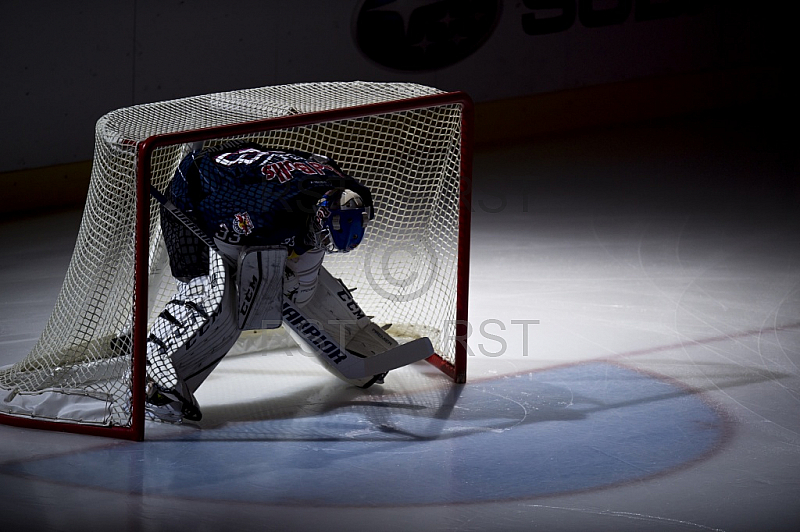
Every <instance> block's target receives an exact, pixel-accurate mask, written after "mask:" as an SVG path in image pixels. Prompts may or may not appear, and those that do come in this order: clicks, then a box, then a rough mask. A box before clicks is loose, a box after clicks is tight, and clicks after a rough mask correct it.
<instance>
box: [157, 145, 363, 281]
mask: <svg viewBox="0 0 800 532" xmlns="http://www.w3.org/2000/svg"><path fill="white" fill-rule="evenodd" d="M340 187H341V188H349V189H350V190H353V191H354V192H356V193H358V194H359V195H361V197H362V198H363V200H364V203H365V205H366V206H369V207H371V206H372V197H371V195H370V193H369V190H368V189H367V188H366V187H364V186H363V185H361V184H360V183H359V182H358V181H356V180H355V179H354V178H352V177H349V176H347V175H345V174H344V173H343V172H342V171H341V169H340V168H339V167H338V166H337V164H336V163H335V162H334V161H333V160H332V159H330V158H328V157H325V156H321V155H314V154H310V153H305V152H300V151H294V150H283V149H268V148H265V147H263V146H260V145H258V144H255V143H240V144H237V145H234V146H225V147H218V148H213V149H208V150H201V151H197V152H193V153H191V154H189V155H188V156H186V158H184V160H183V161H182V162H181V164H180V166H179V167H178V170H177V172H176V173H175V176H174V177H173V179H172V183H171V184H170V190H169V195H170V198H171V200H172V202H173V203H174V204H175V206H176V207H178V208H179V209H180V210H181V211H183V212H184V213H186V214H187V215H188V216H189V217H191V218H192V219H193V220H194V221H195V223H197V224H198V225H199V226H200V227H201V228H202V229H203V230H204V231H205V232H206V234H207V235H209V236H213V237H214V239H215V240H218V241H221V242H225V243H226V244H230V245H234V246H264V245H283V246H286V247H287V249H288V250H289V252H290V253H291V252H294V253H297V254H298V255H300V254H303V253H305V252H306V251H308V250H309V249H311V248H312V247H313V246H314V245H315V243H314V242H313V239H312V238H311V233H310V227H311V225H310V224H311V220H312V217H313V214H314V210H315V206H316V204H317V201H319V199H320V198H321V197H322V196H323V194H325V193H326V192H327V191H329V190H331V189H334V188H340ZM161 225H162V231H163V233H164V238H165V241H166V244H167V250H168V252H169V257H170V266H171V268H172V273H173V275H174V276H175V277H177V278H178V279H181V280H187V279H192V278H194V277H197V276H199V275H205V274H207V273H208V248H207V246H206V245H205V244H204V243H203V242H202V241H201V240H200V239H199V238H197V237H196V236H195V235H194V234H193V233H192V232H191V231H189V230H188V229H187V228H186V227H184V226H183V225H182V224H181V223H180V222H179V221H177V220H176V219H175V218H174V216H172V215H171V214H169V213H167V212H166V211H165V210H162V213H161Z"/></svg>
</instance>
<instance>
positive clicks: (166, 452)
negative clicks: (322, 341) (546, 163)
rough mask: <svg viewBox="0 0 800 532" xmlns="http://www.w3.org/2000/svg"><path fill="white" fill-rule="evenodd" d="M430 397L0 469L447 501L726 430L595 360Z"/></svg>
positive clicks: (670, 387)
mask: <svg viewBox="0 0 800 532" xmlns="http://www.w3.org/2000/svg"><path fill="white" fill-rule="evenodd" d="M436 393H438V395H436V394H434V395H432V394H431V392H426V393H425V394H420V395H419V396H414V395H411V396H409V397H405V396H397V395H391V394H390V395H384V396H377V397H378V399H379V402H378V401H376V400H375V397H371V398H370V399H368V400H364V401H362V400H358V401H354V402H351V403H345V404H338V405H336V404H333V405H331V409H330V410H328V411H321V412H313V413H311V414H309V415H307V416H294V417H290V418H289V417H286V418H281V419H269V420H263V421H257V422H247V423H232V424H230V425H226V426H224V427H220V428H219V429H215V430H200V431H197V432H194V433H192V435H190V436H189V438H190V441H187V439H186V437H185V436H184V437H183V438H184V439H182V440H180V441H153V442H143V443H140V444H131V445H130V446H127V447H124V446H123V447H119V446H115V447H112V448H107V449H101V450H93V451H86V452H83V453H78V454H71V455H68V456H66V457H54V458H48V459H42V460H34V461H30V462H21V463H17V464H8V465H6V466H4V467H2V468H0V472H5V473H11V474H14V473H17V474H25V475H29V476H34V477H38V478H41V479H44V480H52V481H58V482H62V483H69V484H77V485H82V486H87V487H93V488H100V489H109V490H114V491H122V492H134V493H142V494H147V495H159V496H166V497H180V498H192V499H206V498H207V499H209V500H215V501H219V500H220V499H226V500H236V501H240V502H251V503H256V504H283V505H286V504H314V505H323V506H324V505H335V506H342V505H343V504H344V505H356V506H360V505H366V506H381V505H392V506H402V505H415V504H448V503H465V502H483V501H497V500H504V499H519V498H530V497H537V496H546V495H556V494H562V493H569V492H575V491H582V490H590V489H598V488H603V487H608V486H612V485H616V484H619V483H624V482H629V481H633V480H638V479H643V478H647V477H651V476H655V475H660V474H664V473H666V472H669V471H671V470H674V469H676V468H680V467H682V466H685V465H687V464H690V463H692V462H694V461H697V460H699V459H702V458H703V457H705V456H708V455H709V454H710V453H711V452H712V451H714V450H715V449H716V448H718V447H719V445H720V443H721V442H722V440H723V438H724V436H725V431H726V424H725V421H724V419H723V418H722V417H721V416H720V415H719V413H718V412H716V411H715V409H714V408H713V407H712V406H710V405H709V404H708V403H707V402H706V401H704V400H703V398H702V396H701V395H700V394H698V393H692V392H691V391H690V390H687V389H685V388H683V387H680V386H678V385H676V384H674V383H671V382H669V381H666V380H661V379H657V378H654V377H652V376H649V375H645V374H642V373H639V372H636V371H633V370H631V369H628V368H625V367H622V366H618V365H615V364H608V363H603V362H596V363H587V364H580V365H575V366H569V367H563V368H556V369H552V370H547V371H541V372H535V373H530V374H523V375H514V376H507V377H501V378H498V379H495V380H491V381H484V382H475V383H468V384H467V385H465V386H453V387H443V389H442V390H439V391H437V392H436ZM75 471H80V475H76V474H75Z"/></svg>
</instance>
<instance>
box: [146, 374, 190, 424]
mask: <svg viewBox="0 0 800 532" xmlns="http://www.w3.org/2000/svg"><path fill="white" fill-rule="evenodd" d="M184 388H185V387H184ZM184 394H186V395H188V398H187V397H185V396H184V395H183V394H180V393H178V392H177V391H176V390H174V389H172V390H167V389H164V388H162V387H161V386H159V385H158V384H156V382H155V381H152V380H149V379H148V381H147V387H146V388H145V412H146V413H147V414H148V415H149V417H150V418H151V419H153V420H158V421H166V422H167V423H180V422H182V421H183V420H184V419H186V420H189V421H200V419H202V417H203V413H202V412H201V411H200V406H199V405H198V404H197V400H196V399H195V398H194V395H193V394H192V393H191V392H189V390H188V389H186V390H184Z"/></svg>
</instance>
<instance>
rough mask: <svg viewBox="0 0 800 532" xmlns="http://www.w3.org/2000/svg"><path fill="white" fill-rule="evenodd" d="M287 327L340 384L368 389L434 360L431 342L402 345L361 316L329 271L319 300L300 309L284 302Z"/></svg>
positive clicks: (323, 275)
mask: <svg viewBox="0 0 800 532" xmlns="http://www.w3.org/2000/svg"><path fill="white" fill-rule="evenodd" d="M283 320H284V325H286V327H287V329H288V330H289V331H290V334H292V336H293V337H294V338H295V340H297V341H298V343H300V344H301V345H304V346H306V347H307V349H308V350H310V351H311V352H312V353H314V354H315V355H317V357H318V358H319V359H320V360H322V361H323V363H324V366H325V367H326V368H327V369H328V370H330V371H331V372H332V373H333V374H334V375H336V376H337V377H339V378H340V379H342V380H344V381H346V382H348V383H350V384H354V385H356V386H360V387H366V386H369V385H370V384H372V383H373V382H375V381H376V380H380V379H382V377H383V375H385V374H386V373H387V372H388V371H390V370H392V369H396V368H399V367H402V366H405V365H408V364H411V363H413V362H416V361H418V360H421V359H423V358H427V357H429V356H430V355H432V354H433V346H432V345H431V343H430V340H429V339H428V338H421V339H418V340H415V341H413V342H409V343H407V344H404V345H402V346H401V345H398V343H397V341H396V340H395V339H394V338H392V337H391V336H390V335H389V334H388V333H386V331H384V330H383V329H381V328H380V327H379V326H377V325H376V324H375V323H373V322H372V320H371V319H370V318H369V317H368V316H367V315H366V314H365V313H364V311H363V310H361V307H359V306H358V304H357V303H356V302H355V300H354V299H353V295H352V293H351V292H350V290H348V289H347V287H346V286H345V285H344V284H343V283H342V282H341V281H339V280H338V279H335V278H334V277H333V276H332V275H331V274H330V273H329V272H328V271H327V270H326V269H325V268H324V267H323V268H320V272H319V282H318V285H317V289H316V291H315V293H314V298H313V299H312V300H311V301H310V302H309V303H308V304H307V305H305V306H304V307H302V308H299V307H298V306H297V305H295V304H294V303H293V302H292V301H291V300H289V299H288V298H287V299H284V304H283Z"/></svg>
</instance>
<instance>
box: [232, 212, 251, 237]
mask: <svg viewBox="0 0 800 532" xmlns="http://www.w3.org/2000/svg"><path fill="white" fill-rule="evenodd" d="M254 227H255V226H254V225H253V221H252V220H251V219H250V215H249V214H248V213H247V212H240V213H239V214H234V215H233V232H234V233H237V234H240V235H249V234H250V233H252V232H253V228H254Z"/></svg>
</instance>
